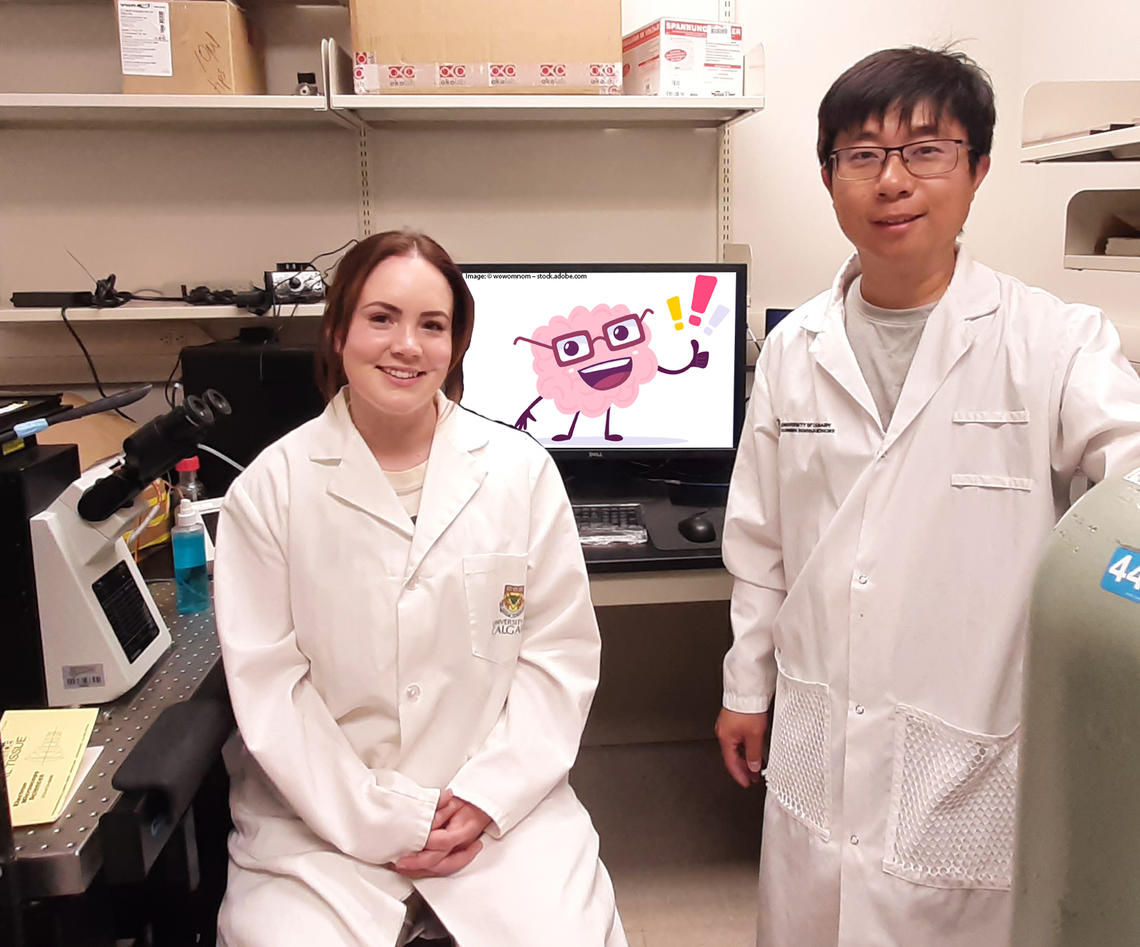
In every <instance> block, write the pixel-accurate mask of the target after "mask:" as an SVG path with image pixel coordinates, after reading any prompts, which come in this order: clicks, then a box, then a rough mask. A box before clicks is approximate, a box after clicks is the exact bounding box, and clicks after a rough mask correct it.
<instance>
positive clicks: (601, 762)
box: [572, 741, 762, 947]
mask: <svg viewBox="0 0 1140 947" xmlns="http://www.w3.org/2000/svg"><path fill="white" fill-rule="evenodd" d="M572 782H573V783H574V787H575V789H576V790H577V792H578V794H579V796H580V797H581V799H582V801H583V803H585V805H586V807H587V809H589V811H590V814H591V816H592V817H593V820H594V824H595V826H597V829H598V834H599V835H600V837H601V840H602V859H603V860H604V861H605V863H606V866H607V868H608V869H609V871H610V874H611V876H612V878H613V881H614V888H615V890H616V892H617V899H618V908H619V910H620V911H621V915H622V922H623V924H624V925H625V929H626V933H627V935H628V936H629V942H630V947H703V945H708V947H753V945H754V944H755V942H756V940H755V936H756V935H755V930H756V871H757V855H758V853H759V845H760V815H761V811H760V805H761V798H762V797H761V795H760V791H759V790H758V789H754V790H749V791H745V790H742V789H740V788H739V787H737V786H736V785H735V784H734V783H733V782H732V781H731V780H730V779H729V777H728V776H727V774H725V773H724V770H723V766H722V764H721V762H720V756H719V751H718V749H717V746H716V744H715V743H713V742H711V741H701V742H686V743H657V744H636V745H632V746H609V747H586V748H584V749H583V750H582V753H581V756H580V757H579V762H578V765H577V766H576V767H575V770H574V773H573V776H572Z"/></svg>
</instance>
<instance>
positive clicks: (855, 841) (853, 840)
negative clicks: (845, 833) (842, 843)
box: [851, 835, 859, 845]
mask: <svg viewBox="0 0 1140 947" xmlns="http://www.w3.org/2000/svg"><path fill="white" fill-rule="evenodd" d="M851 844H852V845H858V844H859V836H858V835H852V836H851Z"/></svg>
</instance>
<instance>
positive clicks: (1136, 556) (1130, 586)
mask: <svg viewBox="0 0 1140 947" xmlns="http://www.w3.org/2000/svg"><path fill="white" fill-rule="evenodd" d="M1100 587H1101V588H1102V589H1104V590H1105V591H1106V592H1111V593H1112V594H1113V595H1119V596H1120V597H1121V598H1126V599H1128V600H1129V601H1130V602H1140V552H1136V551H1135V550H1133V549H1125V548H1124V547H1123V546H1118V547H1117V549H1116V552H1114V553H1113V554H1112V559H1111V560H1110V561H1109V564H1108V568H1107V569H1105V570H1104V576H1103V578H1101V580H1100Z"/></svg>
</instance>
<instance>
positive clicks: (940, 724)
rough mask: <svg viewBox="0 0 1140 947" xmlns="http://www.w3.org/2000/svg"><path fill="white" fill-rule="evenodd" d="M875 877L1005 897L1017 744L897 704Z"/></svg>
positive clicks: (1011, 737)
mask: <svg viewBox="0 0 1140 947" xmlns="http://www.w3.org/2000/svg"><path fill="white" fill-rule="evenodd" d="M895 713H896V717H895V758H894V778H893V780H892V786H891V805H890V810H889V812H888V814H887V835H886V844H885V846H884V856H883V871H885V872H887V873H888V874H892V875H897V876H898V877H900V878H905V879H907V880H908V881H913V882H915V883H917V884H922V885H930V886H932V887H937V888H990V889H994V890H999V891H1007V890H1009V887H1010V881H1011V877H1012V873H1013V833H1014V825H1015V806H1016V800H1017V771H1018V751H1019V740H1018V731H1017V729H1016V728H1015V729H1014V730H1013V731H1012V732H1010V733H1007V734H1005V735H1004V736H991V735H989V734H984V733H974V732H972V731H970V730H962V729H959V728H958V727H954V726H951V725H950V724H948V723H946V721H944V720H942V719H940V718H939V717H936V716H934V715H933V714H929V713H926V712H925V711H922V710H918V709H917V708H915V707H908V706H906V705H905V704H899V705H898V707H897V708H896V711H895Z"/></svg>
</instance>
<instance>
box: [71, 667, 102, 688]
mask: <svg viewBox="0 0 1140 947" xmlns="http://www.w3.org/2000/svg"><path fill="white" fill-rule="evenodd" d="M106 683H107V681H106V678H105V677H104V676H103V665H102V664H72V665H64V668H63V686H64V688H65V689H67V690H74V689H76V688H80V687H102V686H103V685H104V684H106Z"/></svg>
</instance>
